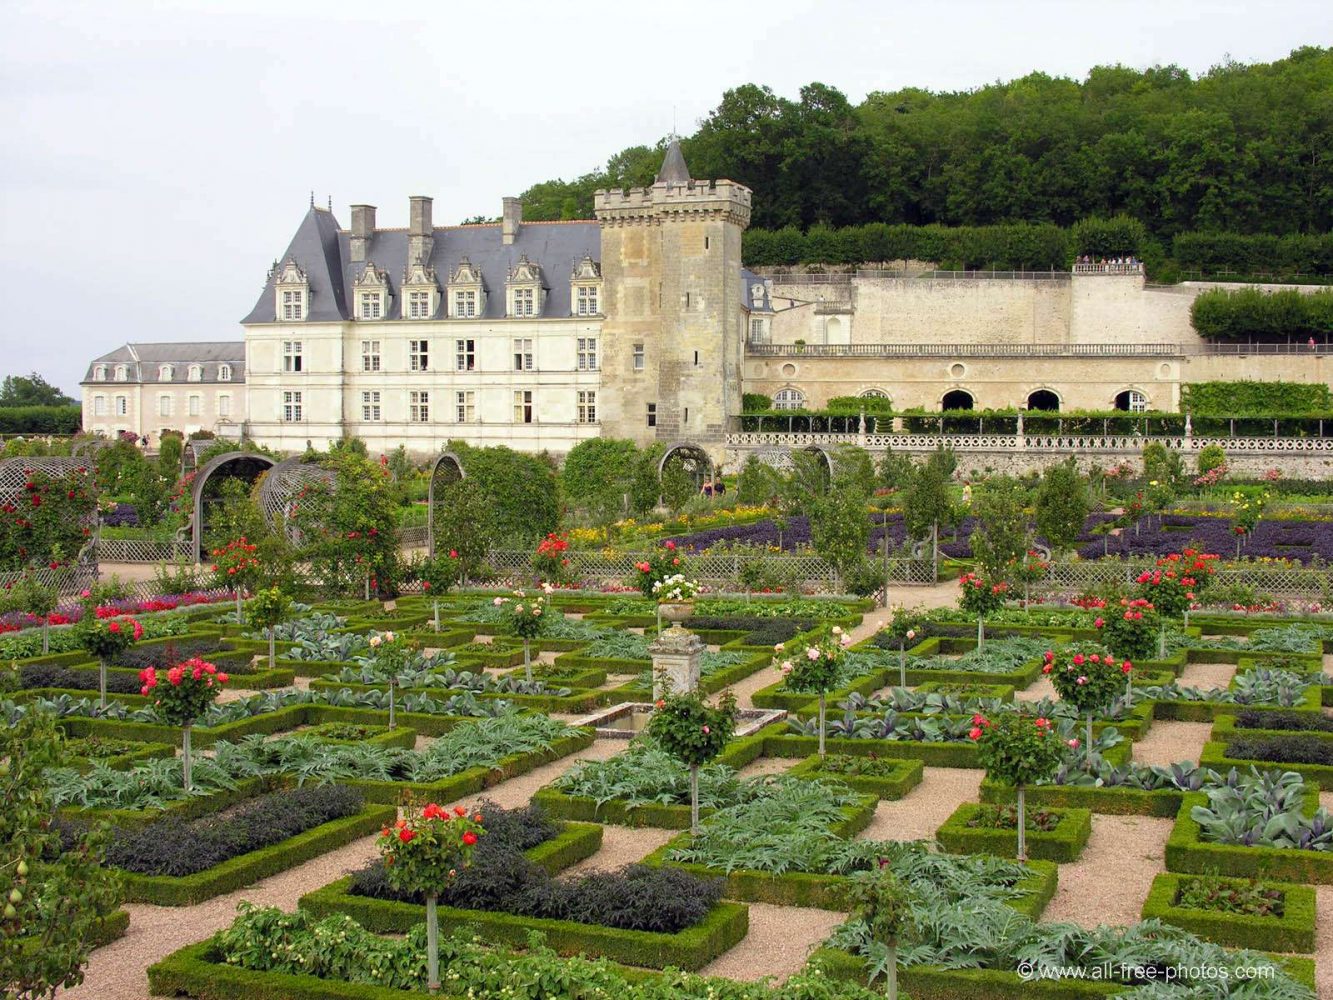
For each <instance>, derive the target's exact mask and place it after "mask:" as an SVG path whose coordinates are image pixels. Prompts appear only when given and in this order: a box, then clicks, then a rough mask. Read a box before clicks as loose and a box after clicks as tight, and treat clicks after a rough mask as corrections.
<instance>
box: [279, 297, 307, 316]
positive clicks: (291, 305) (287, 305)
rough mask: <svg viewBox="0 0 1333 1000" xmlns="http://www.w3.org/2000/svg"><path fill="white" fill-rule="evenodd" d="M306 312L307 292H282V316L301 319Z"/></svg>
mask: <svg viewBox="0 0 1333 1000" xmlns="http://www.w3.org/2000/svg"><path fill="white" fill-rule="evenodd" d="M304 312H305V293H304V292H301V291H292V292H283V293H282V318H283V319H300V318H301V316H302V314H304Z"/></svg>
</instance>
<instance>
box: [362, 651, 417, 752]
mask: <svg viewBox="0 0 1333 1000" xmlns="http://www.w3.org/2000/svg"><path fill="white" fill-rule="evenodd" d="M416 651H417V644H416V643H415V642H413V641H412V640H410V639H408V638H406V637H405V636H402V635H400V634H398V633H397V632H377V633H376V634H375V635H372V636H371V637H370V655H371V656H373V657H374V659H375V671H376V673H378V674H379V676H380V677H382V678H384V680H386V681H387V682H388V684H389V728H390V729H392V728H393V727H394V725H395V723H396V721H397V720H396V718H395V707H396V701H397V699H396V698H395V691H396V689H397V685H398V675H399V674H400V673H402V672H403V670H404V668H405V667H406V666H407V665H408V663H409V662H410V661H411V659H412V657H413V656H414V655H415V654H416Z"/></svg>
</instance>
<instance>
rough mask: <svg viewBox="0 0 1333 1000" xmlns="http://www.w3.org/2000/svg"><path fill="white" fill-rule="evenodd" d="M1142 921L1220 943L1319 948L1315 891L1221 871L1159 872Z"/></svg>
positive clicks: (1288, 949) (1289, 949) (1304, 949)
mask: <svg viewBox="0 0 1333 1000" xmlns="http://www.w3.org/2000/svg"><path fill="white" fill-rule="evenodd" d="M1143 919H1144V920H1152V919H1156V920H1161V921H1163V922H1164V923H1168V924H1173V925H1174V926H1176V927H1183V928H1185V929H1186V930H1189V931H1193V932H1194V933H1195V934H1197V935H1199V936H1200V937H1202V938H1206V939H1207V940H1209V941H1216V942H1217V943H1218V944H1225V945H1231V946H1233V947H1239V948H1257V949H1261V950H1263V951H1276V952H1310V951H1314V950H1315V893H1314V890H1313V889H1311V888H1309V887H1308V886H1303V885H1296V884H1294V883H1290V882H1273V881H1259V880H1255V879H1239V878H1225V877H1222V876H1217V875H1176V874H1170V873H1168V874H1164V875H1158V876H1157V877H1156V878H1155V879H1153V884H1152V889H1151V890H1150V891H1149V893H1148V898H1147V900H1146V901H1145V902H1144V904H1143Z"/></svg>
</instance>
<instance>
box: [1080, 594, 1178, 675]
mask: <svg viewBox="0 0 1333 1000" xmlns="http://www.w3.org/2000/svg"><path fill="white" fill-rule="evenodd" d="M1160 621H1161V618H1160V616H1159V615H1158V614H1157V609H1156V608H1154V607H1153V605H1152V602H1151V601H1149V600H1148V599H1147V598H1143V597H1134V598H1129V597H1122V598H1120V604H1119V606H1118V607H1110V606H1108V607H1107V608H1106V609H1105V610H1103V612H1102V615H1101V617H1099V618H1098V619H1097V620H1096V621H1094V622H1093V627H1094V628H1096V629H1099V630H1100V631H1101V634H1102V639H1103V641H1104V642H1105V643H1106V645H1107V646H1108V647H1110V648H1111V649H1114V650H1115V651H1116V652H1117V653H1119V654H1120V655H1122V656H1126V657H1128V658H1129V659H1131V660H1146V659H1148V658H1149V657H1150V656H1152V654H1153V650H1154V648H1156V647H1157V646H1158V644H1159V642H1160V636H1161V631H1162V629H1161V625H1160V624H1159V623H1160Z"/></svg>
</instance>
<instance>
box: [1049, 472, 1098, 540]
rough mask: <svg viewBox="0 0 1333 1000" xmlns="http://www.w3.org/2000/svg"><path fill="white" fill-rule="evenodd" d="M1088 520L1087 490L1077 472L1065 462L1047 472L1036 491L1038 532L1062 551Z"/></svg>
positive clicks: (1075, 537) (1076, 536) (1074, 538)
mask: <svg viewBox="0 0 1333 1000" xmlns="http://www.w3.org/2000/svg"><path fill="white" fill-rule="evenodd" d="M1087 517H1088V488H1087V483H1086V482H1084V480H1083V477H1082V476H1080V475H1079V474H1078V470H1077V469H1075V468H1074V467H1073V466H1072V465H1071V464H1069V463H1068V462H1061V463H1060V464H1058V465H1053V466H1051V467H1050V468H1049V469H1047V470H1046V472H1045V473H1044V474H1043V475H1042V477H1041V486H1040V487H1039V488H1038V489H1037V532H1038V533H1039V534H1040V535H1041V536H1042V537H1043V538H1045V539H1046V541H1047V543H1048V544H1049V545H1050V546H1051V548H1052V549H1054V550H1056V551H1057V552H1062V551H1065V550H1066V549H1069V548H1071V547H1072V546H1073V544H1074V542H1076V541H1077V540H1078V536H1079V535H1080V534H1081V533H1082V531H1083V522H1084V521H1085V520H1087Z"/></svg>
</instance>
